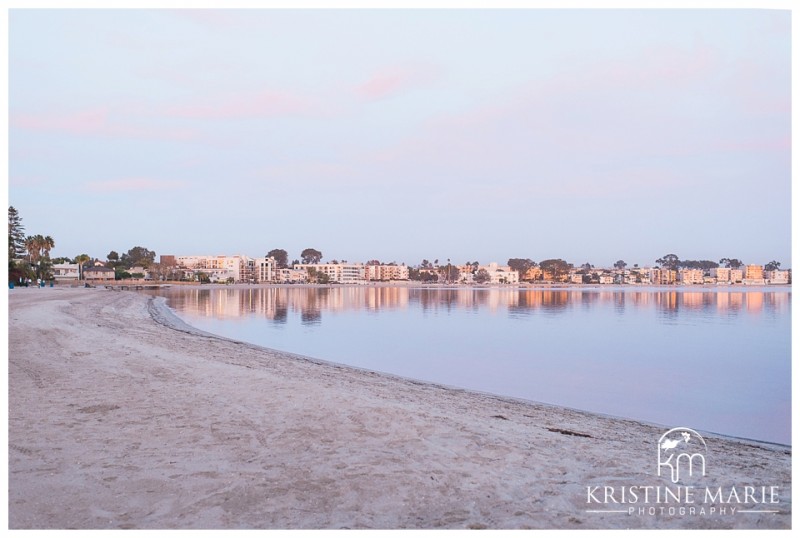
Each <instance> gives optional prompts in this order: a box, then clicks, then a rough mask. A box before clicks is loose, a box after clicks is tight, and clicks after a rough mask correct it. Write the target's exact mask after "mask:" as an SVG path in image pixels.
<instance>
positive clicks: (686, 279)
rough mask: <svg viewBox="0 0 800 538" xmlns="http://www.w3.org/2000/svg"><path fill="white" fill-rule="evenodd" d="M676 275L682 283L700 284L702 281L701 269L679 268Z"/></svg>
mask: <svg viewBox="0 0 800 538" xmlns="http://www.w3.org/2000/svg"><path fill="white" fill-rule="evenodd" d="M678 276H679V278H680V281H681V283H682V284H685V285H691V284H702V283H703V270H702V269H681V270H680V271H679V272H678Z"/></svg>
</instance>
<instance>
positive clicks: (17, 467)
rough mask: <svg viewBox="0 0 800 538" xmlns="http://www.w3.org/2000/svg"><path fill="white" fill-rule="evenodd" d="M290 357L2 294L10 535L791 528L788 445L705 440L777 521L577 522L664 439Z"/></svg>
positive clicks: (119, 297) (162, 314) (76, 303)
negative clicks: (55, 531) (594, 490)
mask: <svg viewBox="0 0 800 538" xmlns="http://www.w3.org/2000/svg"><path fill="white" fill-rule="evenodd" d="M170 316H171V317H170ZM298 358H299V357H297V356H295V355H292V354H288V353H283V352H277V351H272V350H267V349H264V348H259V347H258V346H253V345H250V344H244V343H241V342H236V341H233V340H228V339H225V338H222V337H217V336H214V335H209V334H207V333H203V332H202V331H199V330H197V329H194V328H193V327H191V326H189V325H186V324H185V323H183V322H182V321H181V320H179V318H177V317H176V316H174V314H172V313H171V312H169V310H168V309H167V308H166V307H165V306H164V305H163V299H153V298H151V297H148V296H146V295H144V294H138V293H135V292H117V291H107V290H99V289H95V290H92V289H58V288H56V289H53V290H50V289H44V290H42V289H28V290H12V291H10V292H9V526H10V528H20V529H21V528H287V529H292V528H321V529H336V528H629V527H634V528H788V527H790V524H791V492H790V488H791V449H790V448H788V447H780V446H775V447H769V446H763V445H759V444H755V443H743V442H738V441H734V440H729V439H722V438H713V439H710V440H709V442H710V444H712V445H713V446H714V449H715V455H716V457H715V458H714V462H713V469H714V476H715V481H716V482H719V483H720V484H727V483H731V484H743V485H744V484H748V485H750V484H754V483H759V484H760V483H769V484H776V485H777V486H778V487H780V489H781V491H783V492H784V498H782V503H781V511H780V512H779V513H777V514H776V513H768V514H765V513H758V514H755V513H754V514H741V515H739V516H738V517H735V518H734V517H727V516H722V515H717V516H714V517H712V516H709V517H702V518H700V517H692V518H690V517H678V516H675V517H670V516H665V517H650V516H648V515H646V514H645V515H637V514H627V513H625V514H619V513H594V512H588V511H587V487H592V486H596V485H599V484H610V485H612V486H613V485H618V486H619V485H624V484H625V483H627V482H631V481H633V482H632V483H643V482H646V483H650V482H654V481H655V480H656V477H655V473H656V469H655V457H654V454H655V452H654V451H653V449H652V447H653V446H655V443H656V440H657V439H658V437H659V436H660V435H661V433H663V429H660V428H658V427H656V426H652V425H646V424H641V423H638V422H634V421H628V420H623V419H614V418H611V417H602V416H597V415H593V414H590V413H585V412H580V411H575V410H569V409H563V408H558V407H554V406H549V405H540V404H535V403H531V402H522V401H518V400H513V399H511V398H502V397H497V396H492V395H487V394H481V393H475V392H470V391H466V390H460V389H451V388H447V387H442V386H439V385H433V384H428V383H423V382H417V381H414V380H406V379H402V378H398V377H394V376H389V375H384V374H378V373H375V372H370V371H367V370H359V369H355V368H350V367H347V366H342V365H337V364H333V363H326V362H324V361H315V360H311V359H307V360H297V359H298ZM716 482H715V483H716Z"/></svg>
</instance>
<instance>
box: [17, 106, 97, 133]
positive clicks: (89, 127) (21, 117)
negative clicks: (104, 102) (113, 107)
mask: <svg viewBox="0 0 800 538" xmlns="http://www.w3.org/2000/svg"><path fill="white" fill-rule="evenodd" d="M107 125H108V108H107V107H93V108H87V109H84V110H79V111H76V112H70V113H66V114H60V115H59V114H42V115H37V114H11V126H12V127H18V128H20V129H26V130H30V131H62V132H66V133H70V134H91V133H97V132H99V131H102V130H103V129H105V128H106V126H107Z"/></svg>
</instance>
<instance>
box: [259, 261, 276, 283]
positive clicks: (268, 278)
mask: <svg viewBox="0 0 800 538" xmlns="http://www.w3.org/2000/svg"><path fill="white" fill-rule="evenodd" d="M253 263H254V273H253V279H254V280H255V281H256V282H261V283H263V282H275V281H276V280H278V275H277V272H276V270H275V258H273V257H272V256H264V257H263V258H262V259H259V260H254V261H253Z"/></svg>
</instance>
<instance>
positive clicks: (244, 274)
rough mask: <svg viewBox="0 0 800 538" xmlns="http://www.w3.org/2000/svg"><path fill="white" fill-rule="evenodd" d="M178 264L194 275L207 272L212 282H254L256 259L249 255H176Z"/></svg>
mask: <svg viewBox="0 0 800 538" xmlns="http://www.w3.org/2000/svg"><path fill="white" fill-rule="evenodd" d="M174 258H175V263H176V265H177V266H178V267H179V268H181V269H183V270H185V271H186V272H187V273H189V274H192V275H195V276H196V275H198V274H200V273H205V274H206V275H208V278H209V279H210V280H211V281H212V282H224V281H227V280H229V279H232V280H233V282H253V281H254V272H255V260H253V259H252V258H248V257H247V256H241V255H236V256H175V257H174Z"/></svg>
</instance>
